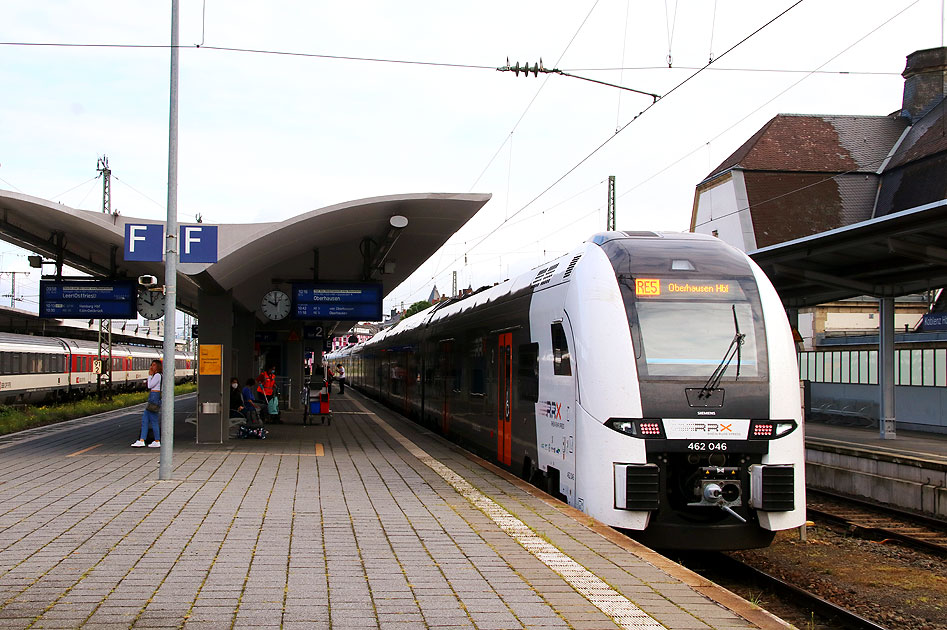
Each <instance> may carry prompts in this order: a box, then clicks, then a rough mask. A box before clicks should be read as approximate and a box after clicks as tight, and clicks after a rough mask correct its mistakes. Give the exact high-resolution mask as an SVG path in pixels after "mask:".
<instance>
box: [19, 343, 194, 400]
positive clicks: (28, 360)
mask: <svg viewBox="0 0 947 630" xmlns="http://www.w3.org/2000/svg"><path fill="white" fill-rule="evenodd" d="M161 358H162V349H161V348H152V347H146V346H132V345H125V344H112V363H111V371H112V387H113V388H120V389H132V388H139V387H141V388H144V387H145V385H146V383H147V380H148V368H149V367H150V366H151V362H152V361H153V360H154V359H159V360H160V359H161ZM98 360H99V345H98V343H96V342H94V341H85V340H79V339H67V338H62V337H39V336H33V335H17V334H12V333H0V403H2V404H11V403H25V402H41V401H44V400H49V399H57V398H67V397H73V396H78V395H82V394H85V393H87V392H88V391H94V390H95V388H96V387H97V384H98V374H97V373H96V372H95V371H94V368H95V367H96V366H95V362H96V361H98ZM103 363H105V364H106V365H103V366H101V367H100V369H101V370H103V371H104V370H108V368H109V366H108V365H107V363H108V359H107V358H106V359H105V360H104V361H103ZM174 363H175V365H174V378H175V382H181V381H184V380H185V379H188V378H191V377H193V356H192V355H190V354H187V353H184V352H180V351H179V352H176V353H175V360H174ZM165 372H166V373H167V369H166V370H165Z"/></svg>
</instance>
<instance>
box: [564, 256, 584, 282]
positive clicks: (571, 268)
mask: <svg viewBox="0 0 947 630" xmlns="http://www.w3.org/2000/svg"><path fill="white" fill-rule="evenodd" d="M580 258H582V255H581V254H580V255H578V256H576V257H575V258H573V259H572V262H570V263H569V266H568V267H566V271H565V273H563V274H562V279H563V280H565V279H566V278H568V277H569V276H571V275H572V270H573V269H575V264H576V263H577V262H579V259H580Z"/></svg>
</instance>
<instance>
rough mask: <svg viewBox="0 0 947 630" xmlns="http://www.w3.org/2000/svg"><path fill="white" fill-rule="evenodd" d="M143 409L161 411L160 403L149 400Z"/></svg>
mask: <svg viewBox="0 0 947 630" xmlns="http://www.w3.org/2000/svg"><path fill="white" fill-rule="evenodd" d="M145 411H153V412H154V413H158V412H159V411H161V405H159V404H158V403H153V402H150V403H148V404H147V405H145Z"/></svg>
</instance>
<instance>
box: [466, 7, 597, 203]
mask: <svg viewBox="0 0 947 630" xmlns="http://www.w3.org/2000/svg"><path fill="white" fill-rule="evenodd" d="M598 3H599V0H595V2H594V3H593V4H592V8H591V9H589V12H588V13H586V14H585V19H583V20H582V23H581V24H579V28H577V29H576V31H575V33H573V35H572V39H570V40H569V43H568V44H566V47H565V48H563V49H562V53H560V55H559V59H557V60H556V63H555V65H557V66H558V65H559V62H561V61H562V58H563V57H565V56H566V53H567V52H568V51H569V48H570V47H571V46H572V43H573V42H574V41H575V38H576V37H578V36H579V33H580V32H581V31H582V28H583V27H584V26H585V23H586V22H588V21H589V17H590V16H591V15H592V12H593V11H594V10H595V7H596V6H598ZM493 69H494V70H495V69H496V67H494V68H493ZM547 81H549V77H548V76H547V77H546V78H545V79H543V82H542V83H540V84H539V88H537V89H536V93H535V94H533V98H531V99H530V100H529V103H527V104H526V108H525V109H524V110H523V113H522V114H520V117H519V118H517V119H516V122H515V123H514V124H513V128H512V129H510V132H509V133H508V134H507V135H506V137H505V138H504V139H503V142H501V143H500V146H499V147H497V150H496V151H495V152H494V154H493V157H491V158H490V160H489V161H488V162H487V165H486V166H484V167H483V170H482V171H480V175H478V176H477V179H476V180H474V183H473V184H471V185H470V188H469V189H468V192H469V191H471V190H473V189H474V187H476V185H477V184H479V183H480V180H481V179H483V176H484V175H485V174H486V172H487V171H488V170H490V166H491V165H492V164H493V162H494V160H496V159H497V156H498V155H500V151H502V150H503V147H504V146H506V143H507V142H509V141H510V140H511V138H512V137H513V133H514V132H515V131H516V128H517V127H519V126H520V123H521V122H523V119H524V118H525V117H526V113H527V112H529V110H530V108H532V106H533V103H535V102H536V99H537V98H539V93H540V92H542V91H543V88H544V87H545V86H546V82H547Z"/></svg>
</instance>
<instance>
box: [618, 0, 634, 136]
mask: <svg viewBox="0 0 947 630" xmlns="http://www.w3.org/2000/svg"><path fill="white" fill-rule="evenodd" d="M630 15H631V0H625V30H624V31H623V33H622V38H621V65H622V68H624V67H625V52H626V51H627V49H628V17H629V16H630ZM618 82H619V83H624V82H625V71H624V69H622V71H621V73H620V74H619V75H618ZM621 96H622V94H621V92H620V91H619V92H618V111H617V112H616V113H615V131H618V128H619V127H620V126H621Z"/></svg>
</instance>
